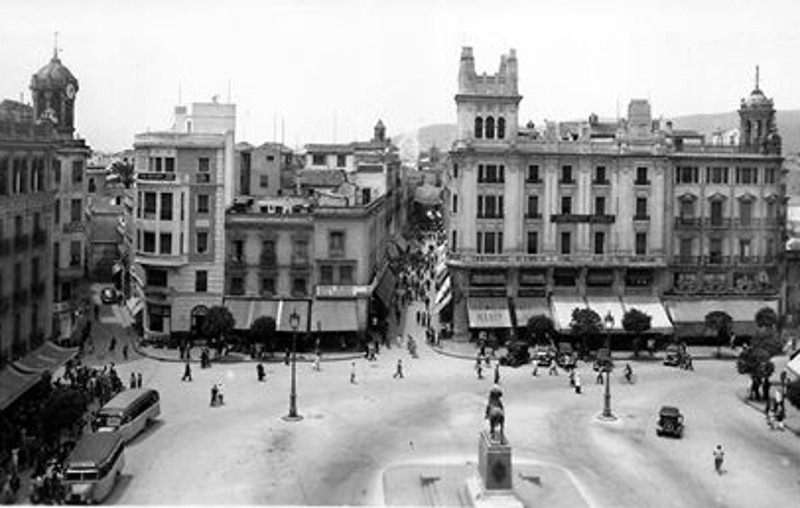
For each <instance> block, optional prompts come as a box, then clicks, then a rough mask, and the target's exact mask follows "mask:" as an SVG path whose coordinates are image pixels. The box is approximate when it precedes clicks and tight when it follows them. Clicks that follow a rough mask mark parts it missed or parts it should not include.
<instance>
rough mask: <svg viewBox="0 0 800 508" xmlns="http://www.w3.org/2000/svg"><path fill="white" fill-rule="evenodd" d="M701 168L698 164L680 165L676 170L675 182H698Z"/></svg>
mask: <svg viewBox="0 0 800 508" xmlns="http://www.w3.org/2000/svg"><path fill="white" fill-rule="evenodd" d="M699 180H700V170H699V169H698V168H697V167H696V166H678V167H677V168H676V171H675V183H698V182H699Z"/></svg>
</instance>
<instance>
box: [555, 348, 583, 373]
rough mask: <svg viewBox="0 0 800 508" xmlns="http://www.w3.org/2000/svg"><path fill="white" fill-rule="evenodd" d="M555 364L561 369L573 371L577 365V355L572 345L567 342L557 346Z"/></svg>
mask: <svg viewBox="0 0 800 508" xmlns="http://www.w3.org/2000/svg"><path fill="white" fill-rule="evenodd" d="M556 364H558V366H559V367H561V368H562V369H566V370H570V369H574V368H575V367H576V366H577V365H578V355H577V353H575V350H574V349H572V344H570V343H569V342H561V343H559V344H558V354H557V355H556Z"/></svg>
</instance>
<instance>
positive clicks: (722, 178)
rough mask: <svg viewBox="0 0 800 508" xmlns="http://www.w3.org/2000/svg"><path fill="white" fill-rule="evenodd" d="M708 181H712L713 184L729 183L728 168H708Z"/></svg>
mask: <svg viewBox="0 0 800 508" xmlns="http://www.w3.org/2000/svg"><path fill="white" fill-rule="evenodd" d="M706 183H711V184H726V183H728V168H723V167H709V168H706Z"/></svg>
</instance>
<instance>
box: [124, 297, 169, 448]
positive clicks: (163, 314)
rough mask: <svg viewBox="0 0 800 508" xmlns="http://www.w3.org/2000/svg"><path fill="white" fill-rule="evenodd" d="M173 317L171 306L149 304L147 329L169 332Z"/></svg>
mask: <svg viewBox="0 0 800 508" xmlns="http://www.w3.org/2000/svg"><path fill="white" fill-rule="evenodd" d="M171 315H172V309H171V308H170V306H169V305H155V304H152V303H149V304H147V321H148V322H147V328H148V329H149V330H151V331H153V332H165V331H167V326H166V325H167V323H169V322H170V317H171ZM121 449H122V448H120V450H121Z"/></svg>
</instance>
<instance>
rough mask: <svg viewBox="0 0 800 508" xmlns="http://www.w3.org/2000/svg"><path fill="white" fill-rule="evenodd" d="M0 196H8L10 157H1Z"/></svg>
mask: <svg viewBox="0 0 800 508" xmlns="http://www.w3.org/2000/svg"><path fill="white" fill-rule="evenodd" d="M0 196H8V159H5V158H3V159H0Z"/></svg>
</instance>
